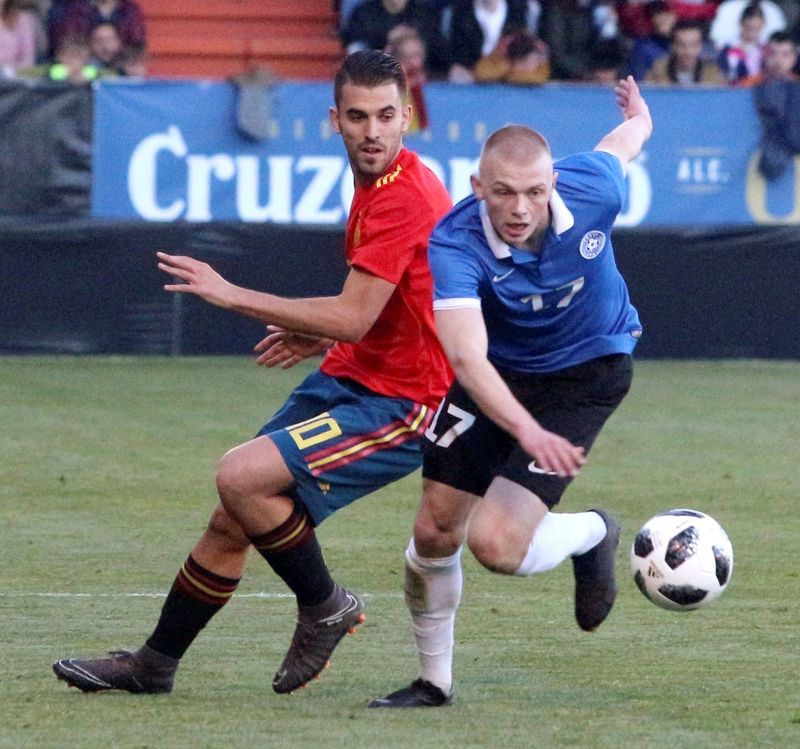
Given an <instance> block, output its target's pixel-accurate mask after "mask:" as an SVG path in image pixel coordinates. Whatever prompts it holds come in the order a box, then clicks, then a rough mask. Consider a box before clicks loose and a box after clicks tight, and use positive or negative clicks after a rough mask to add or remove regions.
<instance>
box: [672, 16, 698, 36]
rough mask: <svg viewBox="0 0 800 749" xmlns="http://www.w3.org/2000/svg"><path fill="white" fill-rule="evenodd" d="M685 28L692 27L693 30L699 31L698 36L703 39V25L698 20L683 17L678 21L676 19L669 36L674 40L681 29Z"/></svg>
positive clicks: (684, 29)
mask: <svg viewBox="0 0 800 749" xmlns="http://www.w3.org/2000/svg"><path fill="white" fill-rule="evenodd" d="M687 29H694V30H695V31H699V32H700V36H701V38H703V39H705V37H706V30H705V27H704V26H703V24H702V23H700V22H699V21H695V20H694V19H690V18H683V19H681V20H680V21H678V23H676V24H675V25H674V26H673V27H672V35H671V37H670V38H671V39H672V41H673V42H674V41H675V37H676V36H677V35H678V34H679V33H680V32H681V31H686V30H687Z"/></svg>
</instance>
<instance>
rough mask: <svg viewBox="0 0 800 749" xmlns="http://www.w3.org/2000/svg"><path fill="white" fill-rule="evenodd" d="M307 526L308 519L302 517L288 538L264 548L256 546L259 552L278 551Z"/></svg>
mask: <svg viewBox="0 0 800 749" xmlns="http://www.w3.org/2000/svg"><path fill="white" fill-rule="evenodd" d="M307 525H308V518H307V517H306V516H305V515H304V516H303V518H302V520H301V521H300V524H299V525H298V526H297V528H295V529H294V530H293V531H292V532H291V533H290V534H289V535H288V536H285V537H284V538H282V539H280V541H276V542H275V543H274V544H266V545H264V546H256V548H257V549H258V550H259V551H275V550H276V549H280V548H281V546H285V545H286V544H288V543H289V541H291V540H292V539H294V538H297V536H298V535H299V534H300V533H301V532H302V531H303V530H305V527H306V526H307Z"/></svg>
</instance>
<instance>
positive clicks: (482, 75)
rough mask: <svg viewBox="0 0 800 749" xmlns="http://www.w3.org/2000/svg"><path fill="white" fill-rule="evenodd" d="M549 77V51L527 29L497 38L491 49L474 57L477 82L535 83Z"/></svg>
mask: <svg viewBox="0 0 800 749" xmlns="http://www.w3.org/2000/svg"><path fill="white" fill-rule="evenodd" d="M549 78H550V52H549V50H548V49H547V45H546V44H545V43H544V42H543V41H542V40H541V39H539V37H537V36H536V34H534V33H532V32H530V31H519V32H517V33H516V34H510V35H509V36H505V37H503V38H502V39H501V40H500V43H499V44H498V45H497V47H495V49H494V51H493V52H491V53H490V54H488V55H485V56H484V57H481V59H480V60H478V64H477V65H476V66H475V80H476V81H478V82H481V83H514V84H518V85H536V84H540V83H544V82H545V81H547V80H549Z"/></svg>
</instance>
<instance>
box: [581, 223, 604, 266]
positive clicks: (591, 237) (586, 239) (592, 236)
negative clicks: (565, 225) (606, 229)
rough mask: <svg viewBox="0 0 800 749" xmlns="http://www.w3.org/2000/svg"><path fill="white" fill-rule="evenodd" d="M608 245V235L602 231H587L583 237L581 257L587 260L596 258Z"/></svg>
mask: <svg viewBox="0 0 800 749" xmlns="http://www.w3.org/2000/svg"><path fill="white" fill-rule="evenodd" d="M605 246H606V235H605V234H603V232H601V231H597V230H594V231H587V232H586V234H584V235H583V239H581V257H585V258H586V259H587V260H592V259H593V258H596V257H597V256H598V255H599V254H600V253H601V252H602V251H603V247H605Z"/></svg>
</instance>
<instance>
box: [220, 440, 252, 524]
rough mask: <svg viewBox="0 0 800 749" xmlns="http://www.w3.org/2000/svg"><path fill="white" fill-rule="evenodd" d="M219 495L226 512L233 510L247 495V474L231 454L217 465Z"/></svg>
mask: <svg viewBox="0 0 800 749" xmlns="http://www.w3.org/2000/svg"><path fill="white" fill-rule="evenodd" d="M216 482H217V493H218V494H219V498H220V501H221V502H222V505H223V507H224V508H225V509H226V510H229V511H230V510H232V509H234V508H235V507H236V505H237V503H238V502H239V501H241V500H242V499H243V498H244V497H245V496H246V495H247V484H246V474H245V472H244V471H243V470H242V467H241V466H240V465H239V461H238V460H237V459H236V457H235V455H234V454H233V453H231V452H229V453H226V454H225V455H223V456H222V458H221V460H220V461H219V464H218V465H217V473H216Z"/></svg>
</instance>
